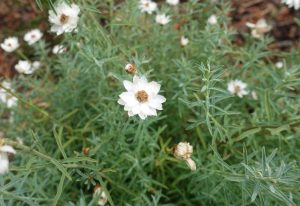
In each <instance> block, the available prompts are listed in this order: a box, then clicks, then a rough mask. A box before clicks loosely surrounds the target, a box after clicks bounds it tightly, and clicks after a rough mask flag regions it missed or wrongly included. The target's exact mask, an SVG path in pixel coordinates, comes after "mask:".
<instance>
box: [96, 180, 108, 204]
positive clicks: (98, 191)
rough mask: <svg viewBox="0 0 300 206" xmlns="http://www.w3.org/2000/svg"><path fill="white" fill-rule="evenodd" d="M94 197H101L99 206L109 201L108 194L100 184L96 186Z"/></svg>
mask: <svg viewBox="0 0 300 206" xmlns="http://www.w3.org/2000/svg"><path fill="white" fill-rule="evenodd" d="M94 198H99V200H98V205H99V206H104V205H106V203H107V196H106V194H105V192H104V191H103V190H102V188H101V186H100V185H96V187H95V188H94Z"/></svg>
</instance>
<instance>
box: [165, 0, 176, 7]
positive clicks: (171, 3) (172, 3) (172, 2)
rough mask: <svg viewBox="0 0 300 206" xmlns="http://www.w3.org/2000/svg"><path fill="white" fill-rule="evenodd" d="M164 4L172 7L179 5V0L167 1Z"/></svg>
mask: <svg viewBox="0 0 300 206" xmlns="http://www.w3.org/2000/svg"><path fill="white" fill-rule="evenodd" d="M166 2H167V3H168V4H170V5H172V6H176V5H177V4H179V0H167V1H166Z"/></svg>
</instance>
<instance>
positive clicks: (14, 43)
mask: <svg viewBox="0 0 300 206" xmlns="http://www.w3.org/2000/svg"><path fill="white" fill-rule="evenodd" d="M42 36H43V33H42V32H41V31H40V30H39V29H34V30H31V31H29V32H27V33H26V34H25V35H24V41H26V42H27V43H28V44H29V45H33V44H34V43H36V42H37V41H39V40H40V39H41V38H42ZM19 47H20V44H19V40H18V38H17V37H8V38H6V39H4V41H3V43H2V44H1V48H2V49H3V50H4V51H6V52H9V53H11V52H13V51H15V50H16V49H18V48H19Z"/></svg>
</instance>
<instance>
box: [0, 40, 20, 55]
mask: <svg viewBox="0 0 300 206" xmlns="http://www.w3.org/2000/svg"><path fill="white" fill-rule="evenodd" d="M19 46H20V44H19V40H18V38H17V37H8V38H6V39H5V40H4V42H3V43H2V44H1V48H2V49H3V50H4V51H6V52H13V51H15V50H16V49H17V48H19Z"/></svg>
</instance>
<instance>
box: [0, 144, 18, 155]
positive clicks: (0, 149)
mask: <svg viewBox="0 0 300 206" xmlns="http://www.w3.org/2000/svg"><path fill="white" fill-rule="evenodd" d="M0 152H6V153H11V154H16V150H14V148H13V147H12V146H9V145H4V146H2V147H0Z"/></svg>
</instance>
